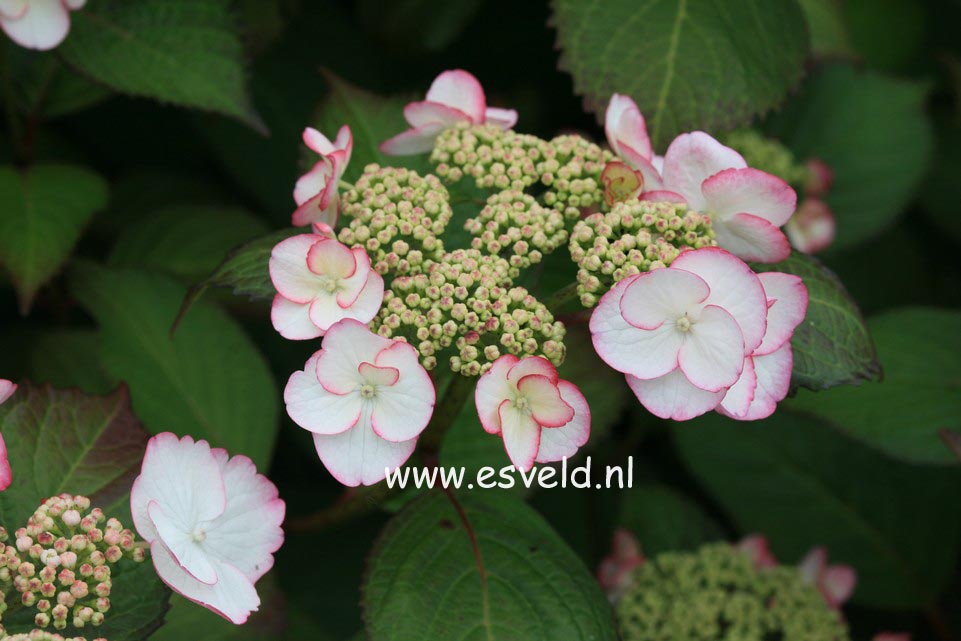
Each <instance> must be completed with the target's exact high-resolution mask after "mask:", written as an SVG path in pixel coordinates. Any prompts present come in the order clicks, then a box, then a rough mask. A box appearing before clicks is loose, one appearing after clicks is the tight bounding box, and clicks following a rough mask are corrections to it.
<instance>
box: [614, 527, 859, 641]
mask: <svg viewBox="0 0 961 641" xmlns="http://www.w3.org/2000/svg"><path fill="white" fill-rule="evenodd" d="M616 614H617V621H618V625H619V627H620V632H621V638H622V639H624V641H655V640H659V639H688V640H690V641H715V640H716V639H781V640H782V641H848V639H849V635H848V631H847V626H846V625H845V623H844V620H843V618H842V617H841V614H840V612H839V611H837V610H834V609H832V608H831V607H829V606H828V605H827V603H826V602H825V600H824V598H823V597H822V596H821V594H820V593H819V592H818V590H817V589H816V588H815V587H813V586H811V585H809V584H806V583H804V582H803V581H802V579H801V576H800V574H799V573H798V571H797V568H794V567H782V566H778V567H766V568H758V567H757V565H756V564H755V562H754V561H753V560H752V558H751V557H750V555H748V554H745V553H743V552H741V551H739V550H737V549H736V548H734V547H733V546H731V545H729V544H727V543H715V544H709V545H705V546H703V547H701V548H700V549H699V550H697V551H694V552H666V553H663V554H660V555H658V556H656V557H654V558H653V559H649V560H647V562H645V563H643V564H641V565H639V566H637V567H636V568H635V569H634V570H633V571H632V574H631V576H630V586H629V587H628V588H627V591H626V592H625V594H624V596H623V597H622V598H621V600H620V601H619V602H618V603H617V606H616Z"/></svg>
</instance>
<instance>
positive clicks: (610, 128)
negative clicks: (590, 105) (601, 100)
mask: <svg viewBox="0 0 961 641" xmlns="http://www.w3.org/2000/svg"><path fill="white" fill-rule="evenodd" d="M604 131H605V133H606V134H607V142H608V144H609V145H610V146H611V149H613V150H614V153H616V154H617V155H618V156H621V157H622V158H624V159H625V160H630V159H631V157H640V158H643V159H645V160H648V159H650V157H651V139H650V137H649V136H648V135H647V125H646V124H645V122H644V116H643V115H641V110H640V109H638V107H637V104H635V102H634V101H633V100H631V99H630V98H629V97H628V96H622V95H620V94H614V95H613V96H611V101H610V102H609V103H608V105H607V112H606V114H605V118H604Z"/></svg>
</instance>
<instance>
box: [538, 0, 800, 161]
mask: <svg viewBox="0 0 961 641" xmlns="http://www.w3.org/2000/svg"><path fill="white" fill-rule="evenodd" d="M553 6H554V24H555V26H556V27H557V43H558V46H559V48H560V49H561V63H560V64H561V67H562V68H564V69H566V70H568V71H570V73H571V75H572V76H573V77H574V90H575V91H576V92H577V93H579V94H583V95H584V98H585V100H586V103H587V106H588V107H589V108H590V109H591V110H592V111H594V112H596V113H602V112H603V110H604V108H605V107H606V106H607V102H608V100H609V99H610V97H611V94H612V93H615V92H617V93H623V94H628V95H630V96H631V97H632V98H634V100H635V101H637V104H638V105H639V106H640V108H641V111H642V112H643V113H644V114H645V116H646V117H647V126H648V129H649V130H650V133H651V136H652V139H653V141H654V144H655V146H656V147H657V148H658V150H659V151H660V152H663V151H664V150H665V148H666V147H667V144H668V142H670V140H671V139H672V138H673V137H674V136H676V135H677V134H679V133H681V132H683V131H689V130H691V129H708V130H713V129H725V128H732V127H734V126H736V125H739V124H742V123H744V122H746V121H747V120H749V119H750V118H751V116H753V115H755V114H757V113H763V112H765V111H767V110H768V109H770V108H771V107H773V106H775V105H776V104H778V102H780V101H781V99H782V98H783V97H784V95H785V94H786V93H787V90H788V89H789V88H791V87H792V86H793V85H794V84H795V83H797V81H798V80H799V79H800V77H801V71H802V64H803V62H804V58H805V56H806V55H807V50H808V33H807V24H806V23H805V19H804V14H803V13H802V12H801V9H800V7H799V6H798V4H797V2H795V1H794V0H739V1H738V2H722V1H721V0H605V1H604V2H584V1H583V0H554V2H553Z"/></svg>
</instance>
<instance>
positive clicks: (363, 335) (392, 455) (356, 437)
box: [284, 319, 436, 487]
mask: <svg viewBox="0 0 961 641" xmlns="http://www.w3.org/2000/svg"><path fill="white" fill-rule="evenodd" d="M418 359H419V356H418V354H417V350H415V349H414V348H413V347H412V346H411V345H410V344H408V343H406V342H404V341H400V340H391V339H389V338H384V337H383V336H379V335H377V334H375V333H373V332H371V331H370V330H369V329H367V327H366V326H365V325H364V324H362V323H360V322H358V321H356V320H352V319H345V320H342V321H340V322H339V323H336V324H335V325H334V326H333V327H331V328H330V330H329V331H328V332H327V334H326V336H325V337H324V343H323V348H322V349H320V350H319V351H318V352H317V353H316V354H314V355H313V356H312V357H311V358H310V360H308V361H307V364H306V365H305V367H304V370H303V371H300V372H294V374H293V375H292V376H291V377H290V381H289V382H288V383H287V388H286V390H285V391H284V400H285V402H286V403H287V413H288V414H289V415H290V418H291V419H293V421H294V422H295V423H297V424H298V425H300V426H301V427H302V428H304V429H306V430H308V431H310V432H313V435H314V445H315V447H316V449H317V454H318V455H319V456H320V460H321V461H322V462H323V464H324V465H325V466H326V467H327V469H328V470H329V471H330V473H331V474H332V475H333V476H334V477H335V478H336V479H337V480H338V481H340V482H341V483H343V484H344V485H348V486H352V487H353V486H357V485H373V484H374V483H378V482H379V481H381V480H383V479H384V477H386V475H387V469H391V468H397V467H400V466H401V465H403V464H404V462H405V461H407V459H408V457H410V455H411V454H412V453H413V451H414V447H415V446H416V444H417V438H418V436H420V433H421V432H422V431H423V430H424V428H425V427H427V423H428V422H429V421H430V418H431V415H432V414H433V411H434V402H435V400H436V395H435V391H434V384H433V382H431V380H430V376H429V375H428V374H427V370H425V369H424V368H423V366H421V364H420V362H419V360H418Z"/></svg>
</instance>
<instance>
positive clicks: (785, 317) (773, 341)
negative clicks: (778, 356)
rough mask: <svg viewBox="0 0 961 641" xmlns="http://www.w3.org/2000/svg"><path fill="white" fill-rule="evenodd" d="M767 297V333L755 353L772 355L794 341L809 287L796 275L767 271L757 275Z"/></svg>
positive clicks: (802, 317)
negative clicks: (792, 339)
mask: <svg viewBox="0 0 961 641" xmlns="http://www.w3.org/2000/svg"><path fill="white" fill-rule="evenodd" d="M758 278H759V279H760V280H761V285H762V286H763V287H764V294H765V296H767V299H768V304H769V305H770V306H769V307H768V310H767V332H765V334H764V340H763V341H761V344H760V345H758V347H757V349H755V350H754V354H755V355H757V356H760V355H762V354H770V353H771V352H773V351H775V350H776V349H778V348H779V347H781V345H783V344H784V343H786V342H788V341H790V340H791V336H792V335H793V334H794V330H795V329H796V328H797V326H798V325H800V324H801V321H803V320H804V315H805V314H806V313H807V307H808V290H807V287H805V286H804V281H802V280H801V278H800V277H798V276H795V275H794V274H783V273H781V272H764V273H761V274H758Z"/></svg>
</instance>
